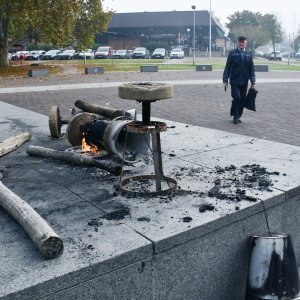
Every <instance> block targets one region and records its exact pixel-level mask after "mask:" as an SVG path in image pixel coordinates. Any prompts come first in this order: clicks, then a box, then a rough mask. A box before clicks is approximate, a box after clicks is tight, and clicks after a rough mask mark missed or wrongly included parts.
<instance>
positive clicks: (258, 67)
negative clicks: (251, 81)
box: [254, 65, 269, 72]
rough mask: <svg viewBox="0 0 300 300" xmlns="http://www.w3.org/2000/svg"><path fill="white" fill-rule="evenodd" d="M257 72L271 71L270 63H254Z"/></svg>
mask: <svg viewBox="0 0 300 300" xmlns="http://www.w3.org/2000/svg"><path fill="white" fill-rule="evenodd" d="M254 71H255V72H269V66H268V65H254Z"/></svg>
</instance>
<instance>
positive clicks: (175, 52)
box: [170, 48, 184, 59]
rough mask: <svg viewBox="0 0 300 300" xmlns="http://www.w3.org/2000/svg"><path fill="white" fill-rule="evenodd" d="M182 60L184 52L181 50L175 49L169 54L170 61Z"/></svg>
mask: <svg viewBox="0 0 300 300" xmlns="http://www.w3.org/2000/svg"><path fill="white" fill-rule="evenodd" d="M173 58H184V51H183V50H182V49H178V48H175V49H173V50H172V51H171V53H170V59H173Z"/></svg>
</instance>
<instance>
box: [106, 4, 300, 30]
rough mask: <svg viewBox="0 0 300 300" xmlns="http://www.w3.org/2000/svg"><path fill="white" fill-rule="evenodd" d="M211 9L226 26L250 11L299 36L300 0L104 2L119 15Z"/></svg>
mask: <svg viewBox="0 0 300 300" xmlns="http://www.w3.org/2000/svg"><path fill="white" fill-rule="evenodd" d="M210 3H211V10H212V12H213V14H214V16H215V17H218V18H219V19H220V21H221V23H222V24H223V25H225V23H226V22H227V17H228V16H229V15H231V14H233V13H235V12H237V11H243V10H250V11H252V12H260V13H261V14H266V13H271V14H274V15H276V16H277V17H278V20H280V21H281V22H282V26H283V29H284V31H285V32H286V33H287V34H289V33H293V32H295V33H297V31H298V24H300V0H282V1H281V0H250V1H249V0H244V1H239V0H198V1H190V0H103V6H104V8H105V9H106V8H108V9H113V10H115V11H116V12H120V13H121V12H142V11H171V10H179V11H186V10H191V6H192V5H196V10H209V7H210Z"/></svg>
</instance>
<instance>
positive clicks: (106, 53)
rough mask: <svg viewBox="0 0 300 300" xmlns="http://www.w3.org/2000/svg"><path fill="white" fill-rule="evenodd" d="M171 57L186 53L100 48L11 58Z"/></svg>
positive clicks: (26, 53) (20, 54)
mask: <svg viewBox="0 0 300 300" xmlns="http://www.w3.org/2000/svg"><path fill="white" fill-rule="evenodd" d="M167 57H170V59H174V58H178V59H180V58H184V51H183V50H182V49H176V48H175V49H173V50H172V51H171V52H170V54H168V52H167V50H166V49H165V48H157V49H155V50H154V51H153V53H152V54H150V52H149V50H148V49H147V48H145V47H137V48H135V49H134V50H126V49H119V50H113V49H112V48H111V47H110V46H102V47H99V48H98V49H97V50H96V51H93V50H92V49H86V50H85V51H81V52H78V51H75V50H73V49H67V50H58V49H53V50H49V51H47V52H46V51H43V50H33V51H17V52H16V53H14V54H12V55H11V56H10V57H9V58H10V59H11V60H13V61H14V60H54V59H56V60H70V59H84V58H85V59H107V58H114V59H129V58H133V59H134V58H135V59H137V58H159V59H165V58H167Z"/></svg>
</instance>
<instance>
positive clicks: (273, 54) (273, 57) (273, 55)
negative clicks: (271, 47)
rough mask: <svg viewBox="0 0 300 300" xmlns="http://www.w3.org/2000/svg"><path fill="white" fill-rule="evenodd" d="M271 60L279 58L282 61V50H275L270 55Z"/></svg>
mask: <svg viewBox="0 0 300 300" xmlns="http://www.w3.org/2000/svg"><path fill="white" fill-rule="evenodd" d="M269 60H279V61H282V53H281V52H280V51H275V52H274V51H273V52H271V53H270V55H269Z"/></svg>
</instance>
